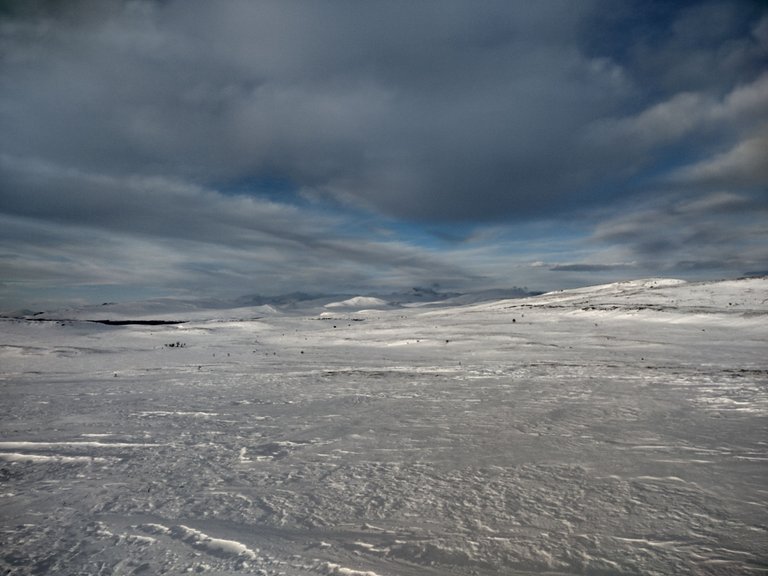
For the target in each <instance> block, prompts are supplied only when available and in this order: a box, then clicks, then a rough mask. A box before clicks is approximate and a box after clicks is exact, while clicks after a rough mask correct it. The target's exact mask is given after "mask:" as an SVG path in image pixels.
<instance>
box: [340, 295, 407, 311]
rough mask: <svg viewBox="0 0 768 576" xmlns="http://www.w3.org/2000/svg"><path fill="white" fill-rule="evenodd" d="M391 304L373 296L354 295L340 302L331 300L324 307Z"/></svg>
mask: <svg viewBox="0 0 768 576" xmlns="http://www.w3.org/2000/svg"><path fill="white" fill-rule="evenodd" d="M391 306H392V305H391V304H390V303H389V302H387V301H386V300H382V299H381V298H374V297H373V296H355V297H354V298H349V299H348V300H342V301H341V302H331V303H330V304H326V305H325V307H326V308H357V309H359V308H390V307H391Z"/></svg>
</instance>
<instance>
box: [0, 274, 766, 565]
mask: <svg viewBox="0 0 768 576" xmlns="http://www.w3.org/2000/svg"><path fill="white" fill-rule="evenodd" d="M172 306H173V303H170V302H169V304H168V307H169V308H168V310H165V311H164V310H163V309H162V306H159V305H158V304H157V303H155V304H153V305H152V307H151V308H147V307H143V306H142V305H134V306H133V307H131V306H130V305H115V306H103V307H101V308H100V309H96V308H90V309H89V308H85V309H80V310H68V311H62V312H60V313H58V314H57V315H53V314H48V315H41V316H36V317H29V318H24V319H10V318H6V319H2V320H1V321H0V327H1V328H0V330H1V332H0V334H2V340H1V341H0V366H1V367H2V368H1V370H0V385H1V386H2V395H3V400H2V402H3V413H4V416H3V419H2V420H1V421H0V481H2V485H1V486H0V524H1V525H2V537H1V538H0V570H1V571H2V573H3V574H9V575H10V574H13V575H22V574H25V575H26V574H163V573H165V574H181V573H204V574H262V575H278V574H283V575H288V576H290V575H297V576H310V575H324V574H325V575H337V574H338V575H348V576H400V575H406V576H408V575H427V574H430V575H445V574H447V575H450V574H453V575H469V574H475V575H479V576H482V575H491V574H543V573H547V574H659V575H661V574H691V575H693V574H696V575H714V574H757V573H761V572H763V571H765V570H766V568H767V567H768V493H767V492H766V480H765V478H768V435H766V430H767V428H766V423H767V422H768V321H767V320H768V279H765V278H762V279H760V278H756V279H743V280H733V281H724V282H716V283H685V282H680V281H672V280H665V279H650V280H641V281H633V282H621V283H615V284H609V285H605V286H596V287H588V288H583V289H578V290H568V291H561V292H555V293H550V294H545V295H541V296H537V297H532V298H520V299H509V300H494V301H486V302H479V303H473V304H467V305H456V303H455V302H453V303H450V304H444V305H440V304H437V303H430V304H429V305H426V306H419V307H413V306H399V305H397V304H396V303H389V302H385V301H383V300H382V301H377V302H374V301H373V300H371V299H369V298H362V297H361V298H357V299H350V300H346V301H341V302H338V305H336V306H333V305H332V306H326V305H324V304H311V305H308V306H307V307H305V308H303V309H302V308H297V307H291V308H281V307H280V306H279V305H276V306H274V307H269V308H268V309H267V308H266V307H264V306H259V307H241V308H238V309H229V310H224V309H209V310H203V309H200V308H185V307H183V306H178V305H177V306H176V307H175V308H172ZM376 308H377V309H376ZM95 311H96V312H98V314H99V315H98V316H94V312H95ZM45 318H55V320H45ZM105 319H115V320H131V319H134V320H145V321H146V320H154V319H162V320H165V321H178V323H174V324H159V325H148V324H123V325H105V324H100V323H94V322H89V321H88V320H105Z"/></svg>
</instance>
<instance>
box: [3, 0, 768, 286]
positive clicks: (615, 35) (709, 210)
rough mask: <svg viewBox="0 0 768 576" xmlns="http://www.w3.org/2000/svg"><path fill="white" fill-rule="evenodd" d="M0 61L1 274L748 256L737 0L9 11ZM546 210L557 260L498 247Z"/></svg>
mask: <svg viewBox="0 0 768 576" xmlns="http://www.w3.org/2000/svg"><path fill="white" fill-rule="evenodd" d="M0 51H1V52H2V60H0V123H1V124H2V126H3V130H2V133H1V134H0V166H2V173H1V174H0V200H1V203H0V212H1V213H2V218H3V219H4V221H5V222H6V226H5V227H4V230H5V232H4V233H3V234H4V236H5V238H4V246H5V247H6V248H5V250H3V254H2V259H0V263H4V264H2V265H3V266H7V268H5V270H6V272H4V274H3V277H4V278H7V279H8V280H7V282H13V286H16V285H17V284H16V283H17V282H22V283H23V282H33V281H34V282H40V283H41V285H42V284H44V283H45V277H46V276H45V273H44V269H49V270H50V277H49V280H48V283H49V284H50V285H51V286H52V285H53V283H54V279H59V280H56V282H60V283H62V282H63V283H64V284H67V285H72V286H75V285H77V284H78V283H79V284H89V283H95V284H98V283H100V282H103V283H105V284H110V285H112V284H113V285H116V286H117V285H121V284H125V282H126V280H125V277H126V276H132V277H133V278H135V279H136V278H138V276H139V275H143V276H146V278H145V279H144V280H141V281H139V280H138V279H137V280H136V283H137V284H140V285H144V286H147V285H153V286H155V287H156V288H157V290H158V291H161V292H162V291H168V290H171V291H173V290H176V291H178V290H179V289H181V287H182V286H186V287H187V288H185V289H188V288H189V287H190V286H194V287H196V289H199V290H209V291H214V292H216V291H217V279H224V278H226V279H228V280H224V283H226V284H227V286H230V287H232V289H233V290H235V289H239V288H240V287H243V288H246V285H247V284H257V285H258V286H257V289H259V287H260V288H261V289H264V290H265V291H274V290H283V289H287V288H289V287H293V289H301V288H302V285H315V286H318V287H322V288H324V289H328V288H331V287H332V286H334V285H338V286H341V285H342V284H344V283H346V285H347V286H358V287H371V286H375V285H377V284H379V283H384V284H387V285H390V284H391V285H395V284H397V283H398V282H403V283H408V282H415V281H418V282H424V281H429V280H430V279H431V280H432V281H434V282H447V283H451V284H453V285H459V284H467V283H470V282H471V281H478V282H481V281H485V282H493V283H500V282H502V281H503V277H502V275H501V274H500V273H499V272H498V271H495V269H494V268H492V267H491V264H490V263H491V262H494V263H496V264H498V262H499V261H503V260H504V258H506V262H507V268H508V269H509V270H512V269H514V270H517V273H520V274H523V273H525V274H531V270H536V271H539V270H541V269H542V268H536V267H533V268H532V267H530V266H529V265H528V263H530V262H535V261H549V260H550V259H551V258H550V257H551V256H555V257H556V261H555V262H553V263H552V265H551V266H550V267H549V272H550V274H553V273H554V272H561V273H568V272H587V271H589V270H592V271H595V272H606V271H607V270H608V268H603V267H601V266H605V263H604V262H600V260H602V259H604V258H606V257H607V256H608V255H609V254H613V255H615V256H616V257H617V258H619V259H618V260H615V261H616V262H619V266H618V268H616V267H610V266H609V268H611V269H612V270H614V271H618V270H619V269H624V270H626V264H625V263H626V262H642V263H643V265H642V269H637V270H636V271H637V272H638V273H639V272H645V271H651V272H653V269H654V266H657V267H658V269H662V270H664V271H668V272H669V273H674V272H675V271H676V270H680V271H682V272H685V271H688V272H690V271H691V270H693V269H703V268H707V266H708V267H709V269H710V270H711V271H715V270H717V271H718V272H722V271H726V272H727V271H730V272H735V271H736V269H737V268H739V269H740V268H743V267H746V266H749V267H750V269H752V268H754V267H757V268H768V263H766V261H765V260H764V258H765V254H764V252H761V249H760V244H761V243H762V244H764V243H765V230H764V228H762V227H761V225H760V220H759V217H757V216H756V214H763V215H764V213H765V212H764V211H765V200H764V199H765V197H766V194H767V192H766V182H767V181H768V173H766V168H765V167H766V165H768V158H766V152H765V150H766V149H768V146H766V134H767V133H768V69H767V68H766V62H768V11H766V9H765V8H764V7H762V5H761V3H759V2H748V1H743V2H738V1H730V2H692V3H674V5H670V3H666V2H659V3H656V2H639V1H638V2H632V1H627V2H622V3H618V4H617V3H615V2H611V3H606V2H602V1H598V0H594V1H585V2H578V3H574V2H570V1H565V0H563V1H557V0H555V1H550V2H539V3H510V2H484V3H483V4H482V5H479V6H478V5H476V4H473V3H468V2H460V1H451V0H448V1H441V2H420V3H416V4H414V3H412V2H385V3H354V2H342V1H339V2H329V3H323V4H318V3H315V2H308V1H307V2H289V3H287V2H282V1H271V2H270V1H259V2H251V1H244V0H223V1H221V2H208V1H202V0H185V1H183V2H182V1H180V0H168V1H164V2H159V1H149V0H136V1H118V0H108V1H103V0H102V1H86V0H83V1H73V2H68V3H57V2H36V1H32V2H29V1H26V2H22V1H19V2H10V3H7V7H6V8H5V10H4V12H3V13H1V14H0ZM718 198H719V199H723V198H729V199H731V200H730V201H731V204H734V203H735V204H738V205H739V206H741V208H740V209H739V210H738V211H730V212H727V213H726V214H725V215H722V214H721V213H720V210H721V208H722V205H721V204H719V203H718V201H716V199H718ZM708 199H715V200H708ZM697 202H698V204H697ZM725 204H728V202H726V203H725ZM731 204H729V205H731ZM691 206H699V208H697V209H696V210H693V212H691V210H692V209H691V208H690V207H691ZM626 210H631V211H632V213H631V214H628V215H627V214H624V215H622V211H626ZM697 210H698V211H697ZM721 216H722V217H721ZM574 219H578V220H579V222H580V239H579V241H578V242H574V241H573V238H568V239H567V246H568V247H569V250H570V251H569V252H568V251H565V250H563V249H559V250H550V251H549V252H547V251H544V253H541V252H536V251H535V249H533V248H532V250H531V252H530V253H529V254H521V253H520V251H518V250H513V249H512V248H511V245H512V244H515V243H516V242H517V241H518V239H519V237H520V235H521V234H523V233H528V234H533V236H529V239H530V240H531V246H536V245H539V243H540V242H543V241H544V240H543V238H536V237H535V231H536V229H537V226H540V227H543V229H547V230H549V231H550V236H549V238H550V239H551V241H552V242H557V239H558V234H552V230H556V229H557V228H558V226H557V224H556V223H557V222H561V223H562V222H573V220H574ZM648 219H651V220H648ZM399 222H404V223H407V226H408V227H411V228H413V227H416V228H418V227H420V226H424V229H425V230H442V232H443V234H442V235H438V236H435V238H438V237H439V238H443V239H445V238H448V237H451V236H455V237H458V238H462V239H463V240H461V241H454V242H450V241H446V240H437V239H435V238H433V239H432V240H430V241H429V242H424V241H423V239H424V238H423V235H420V236H418V237H415V236H414V237H411V236H408V235H402V230H403V227H401V226H400V225H399V224H398V223H399ZM643 222H646V225H643ZM536 223H539V224H538V225H537V224H536ZM546 223H550V224H546ZM704 223H706V225H707V228H708V230H710V232H709V233H703V232H702V231H701V230H700V228H702V227H703V226H704ZM499 227H506V228H507V230H506V231H505V232H503V233H497V232H492V231H498V230H499ZM662 228H663V229H662ZM24 229H27V230H29V231H30V232H29V234H22V233H20V232H18V231H20V230H24ZM14 230H15V231H17V232H16V233H14V232H12V231H14ZM483 230H488V231H491V232H489V233H484V232H483ZM617 230H619V231H621V232H620V233H618V232H616V231H617ZM650 230H654V232H653V238H655V239H656V241H655V242H649V240H648V238H647V237H646V236H648V235H649V234H650V232H649V231H650ZM451 231H453V232H451ZM457 231H458V232H457ZM715 231H717V232H715ZM449 232H450V233H449ZM425 234H426V235H427V236H428V235H429V234H428V233H425ZM755 235H757V236H755ZM61 238H67V239H68V240H67V241H66V242H68V243H69V244H67V243H66V242H65V243H64V246H65V247H69V248H60V249H59V252H56V250H55V249H54V247H53V245H54V244H56V242H58V240H59V239H61ZM489 238H494V240H493V241H490V240H489ZM692 238H695V239H696V242H699V244H698V249H696V250H693V249H691V250H684V249H683V248H682V247H683V246H690V245H691V244H692V242H693V240H691V239H692ZM756 239H759V240H757V241H756ZM102 240H106V242H102ZM94 241H97V242H98V243H99V249H100V250H104V251H105V252H104V255H103V258H102V259H101V260H99V258H98V256H97V254H98V252H99V251H98V250H97V251H93V252H92V254H93V256H92V258H93V269H91V268H89V267H88V266H85V267H84V268H83V266H84V262H85V261H87V258H83V257H82V256H81V252H83V253H88V252H89V249H88V247H89V246H91V244H92V243H93V242H94ZM60 245H61V244H60ZM108 245H112V246H113V248H112V252H111V256H110V255H108V252H109V250H108V249H107V248H106V246H108ZM744 245H748V246H749V249H748V250H746V252H743V251H741V247H742V246H744ZM137 250H141V252H142V254H144V255H145V256H143V257H142V256H139V255H138V254H137V253H136V251H137ZM117 253H119V256H116V255H115V254H117ZM46 254H47V256H45V255H46ZM734 254H740V255H741V256H740V257H739V258H737V260H733V258H732V256H733V255H734ZM480 255H485V256H484V257H481V256H480ZM505 255H506V256H505ZM57 257H60V258H63V259H65V260H66V261H69V262H70V263H71V264H74V265H73V267H72V268H71V273H69V274H64V275H63V276H62V271H61V267H60V266H57V265H56V258H57ZM474 257H476V258H474ZM590 258H591V259H592V260H593V261H590ZM725 258H727V259H728V260H727V261H728V262H731V264H732V266H731V267H730V268H728V267H727V266H725V260H724V259H725ZM582 259H584V260H585V261H581V260H582ZM142 262H143V263H144V265H142ZM153 262H156V263H157V268H158V269H157V270H155V271H154V272H153V274H157V275H156V276H154V278H155V279H156V280H155V281H154V283H153V281H152V280H150V279H149V275H148V274H147V273H146V270H148V269H152V263H153ZM479 262H487V263H488V267H487V268H486V267H483V266H482V265H480V264H479ZM735 262H738V265H737V264H736V263H735ZM590 267H591V268H590ZM95 269H98V270H99V272H98V273H95V272H94V270H95ZM89 270H90V272H89ZM110 270H111V272H109V271H110ZM136 270H142V272H141V273H137V272H136ZM170 271H175V272H174V273H171V272H170ZM521 271H524V272H521ZM63 277H67V278H68V280H66V281H64V280H61V278H63ZM78 278H79V280H78ZM255 278H258V280H256V279H255ZM529 278H530V279H531V280H535V281H538V282H542V283H543V282H544V280H543V279H541V280H540V279H539V278H540V277H539V276H535V275H533V276H529ZM542 278H543V277H542ZM550 278H553V276H551V275H550ZM560 278H561V279H562V280H561V282H566V281H567V280H566V276H560ZM161 279H163V280H161ZM509 280H510V282H509V283H513V284H522V283H523V281H524V280H525V278H523V279H516V278H509ZM553 283H554V282H553ZM13 286H12V285H11V284H6V288H5V291H6V293H7V294H8V296H9V297H10V296H11V295H12V293H13V292H14V291H15V290H16V288H14V287H13ZM235 287H238V288H235ZM218 290H219V291H220V290H221V289H220V288H219V289H218Z"/></svg>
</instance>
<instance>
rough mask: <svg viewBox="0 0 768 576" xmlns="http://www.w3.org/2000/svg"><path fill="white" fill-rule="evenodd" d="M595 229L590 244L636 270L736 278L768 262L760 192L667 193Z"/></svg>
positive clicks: (766, 207) (763, 202) (767, 205)
mask: <svg viewBox="0 0 768 576" xmlns="http://www.w3.org/2000/svg"><path fill="white" fill-rule="evenodd" d="M625 208H626V210H625V211H623V212H617V213H615V214H614V215H613V216H612V217H607V218H603V219H602V220H601V221H600V222H599V224H597V225H596V226H595V229H594V232H593V234H592V236H591V239H590V241H591V242H593V243H594V244H595V245H596V246H603V247H610V252H611V254H616V253H617V252H620V253H621V254H623V256H624V258H626V259H627V260H631V261H635V262H637V266H638V269H645V270H657V271H660V272H663V273H670V272H674V271H675V270H677V271H679V272H680V273H686V272H690V271H708V272H709V273H710V274H721V275H725V276H727V275H739V274H742V273H744V272H745V271H747V270H754V269H758V268H760V267H763V266H764V263H765V262H768V244H766V242H765V240H766V238H768V226H766V224H765V222H766V218H765V216H766V214H767V213H768V203H766V200H765V198H764V194H763V193H762V192H757V193H746V192H739V193H735V192H711V193H704V194H701V193H699V194H691V193H679V192H669V193H667V194H665V195H664V197H663V199H661V200H660V199H659V197H656V198H654V199H646V200H643V201H642V202H639V203H637V204H635V205H633V206H625Z"/></svg>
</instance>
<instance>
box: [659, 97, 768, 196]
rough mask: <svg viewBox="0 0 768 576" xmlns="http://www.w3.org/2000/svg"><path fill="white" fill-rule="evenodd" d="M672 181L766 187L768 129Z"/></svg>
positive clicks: (763, 129) (699, 163)
mask: <svg viewBox="0 0 768 576" xmlns="http://www.w3.org/2000/svg"><path fill="white" fill-rule="evenodd" d="M767 97H768V95H767ZM670 179H671V180H672V181H676V182H680V183H682V184H687V185H694V186H699V187H701V186H706V187H722V186H740V187H741V186H746V187H755V186H765V185H766V183H768V125H766V126H764V127H763V128H762V130H761V131H760V133H758V134H757V135H756V136H754V137H752V138H748V139H746V140H744V141H742V142H739V143H737V144H736V145H734V146H733V147H732V148H731V149H729V150H726V151H725V152H720V153H718V154H714V155H713V156H711V157H709V158H706V159H704V160H701V161H699V162H696V163H694V164H690V165H688V166H685V167H684V168H681V169H680V170H678V171H677V172H676V173H674V174H672V175H671V176H670Z"/></svg>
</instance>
